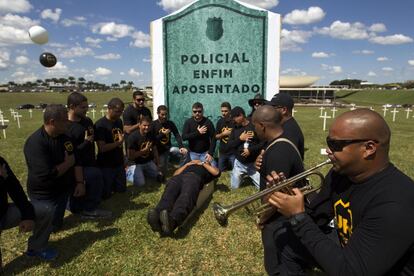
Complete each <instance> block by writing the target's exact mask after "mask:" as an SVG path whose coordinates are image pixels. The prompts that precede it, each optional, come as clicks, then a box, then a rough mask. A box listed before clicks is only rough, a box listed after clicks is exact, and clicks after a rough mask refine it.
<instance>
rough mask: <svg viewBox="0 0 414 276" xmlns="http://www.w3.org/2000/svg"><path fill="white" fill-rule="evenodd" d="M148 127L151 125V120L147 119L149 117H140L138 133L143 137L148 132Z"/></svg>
mask: <svg viewBox="0 0 414 276" xmlns="http://www.w3.org/2000/svg"><path fill="white" fill-rule="evenodd" d="M150 125H151V118H149V117H147V116H142V117H141V118H140V119H139V125H138V126H139V132H140V133H141V134H142V135H145V134H147V133H148V131H149V127H150Z"/></svg>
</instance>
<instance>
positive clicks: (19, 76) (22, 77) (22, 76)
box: [11, 70, 38, 83]
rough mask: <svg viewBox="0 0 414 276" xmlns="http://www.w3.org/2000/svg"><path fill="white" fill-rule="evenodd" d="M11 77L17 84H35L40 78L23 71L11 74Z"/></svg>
mask: <svg viewBox="0 0 414 276" xmlns="http://www.w3.org/2000/svg"><path fill="white" fill-rule="evenodd" d="M11 77H13V78H14V81H15V82H17V83H25V82H28V81H30V82H34V81H36V80H37V79H38V77H37V76H36V75H35V74H33V73H28V72H24V71H21V70H18V71H16V72H14V73H13V74H11Z"/></svg>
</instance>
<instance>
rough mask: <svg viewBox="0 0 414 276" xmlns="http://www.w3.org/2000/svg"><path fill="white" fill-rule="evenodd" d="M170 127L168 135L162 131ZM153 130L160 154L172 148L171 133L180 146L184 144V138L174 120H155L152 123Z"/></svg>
mask: <svg viewBox="0 0 414 276" xmlns="http://www.w3.org/2000/svg"><path fill="white" fill-rule="evenodd" d="M164 129H169V130H170V131H171V132H170V133H168V134H167V135H164V134H163V133H162V130H164ZM151 132H152V133H153V135H154V137H155V141H156V145H157V150H158V153H159V154H162V153H164V152H166V151H169V150H170V148H171V133H172V134H174V136H175V139H176V140H177V143H178V146H179V147H180V148H182V147H184V146H183V139H182V138H181V135H180V133H179V132H178V129H177V126H176V125H175V124H174V122H172V121H170V120H167V121H165V122H164V123H161V122H160V120H155V121H153V122H152V124H151Z"/></svg>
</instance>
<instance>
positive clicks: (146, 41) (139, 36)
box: [130, 31, 151, 48]
mask: <svg viewBox="0 0 414 276" xmlns="http://www.w3.org/2000/svg"><path fill="white" fill-rule="evenodd" d="M132 38H133V39H134V41H133V42H131V43H130V46H133V47H137V48H146V47H149V46H150V44H151V37H150V35H148V34H145V33H143V32H141V31H138V32H134V33H133V34H132Z"/></svg>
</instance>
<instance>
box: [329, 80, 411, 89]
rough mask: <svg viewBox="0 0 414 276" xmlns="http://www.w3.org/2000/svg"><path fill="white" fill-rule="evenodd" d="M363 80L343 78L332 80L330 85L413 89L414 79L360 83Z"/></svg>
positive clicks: (357, 87) (358, 87) (354, 87)
mask: <svg viewBox="0 0 414 276" xmlns="http://www.w3.org/2000/svg"><path fill="white" fill-rule="evenodd" d="M363 82H365V81H363V80H358V79H345V80H334V81H333V82H331V83H330V85H347V86H348V87H349V88H351V89H360V88H364V87H367V86H369V87H373V88H384V89H392V88H397V89H414V80H408V81H406V82H394V83H385V84H370V85H361V83H363Z"/></svg>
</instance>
